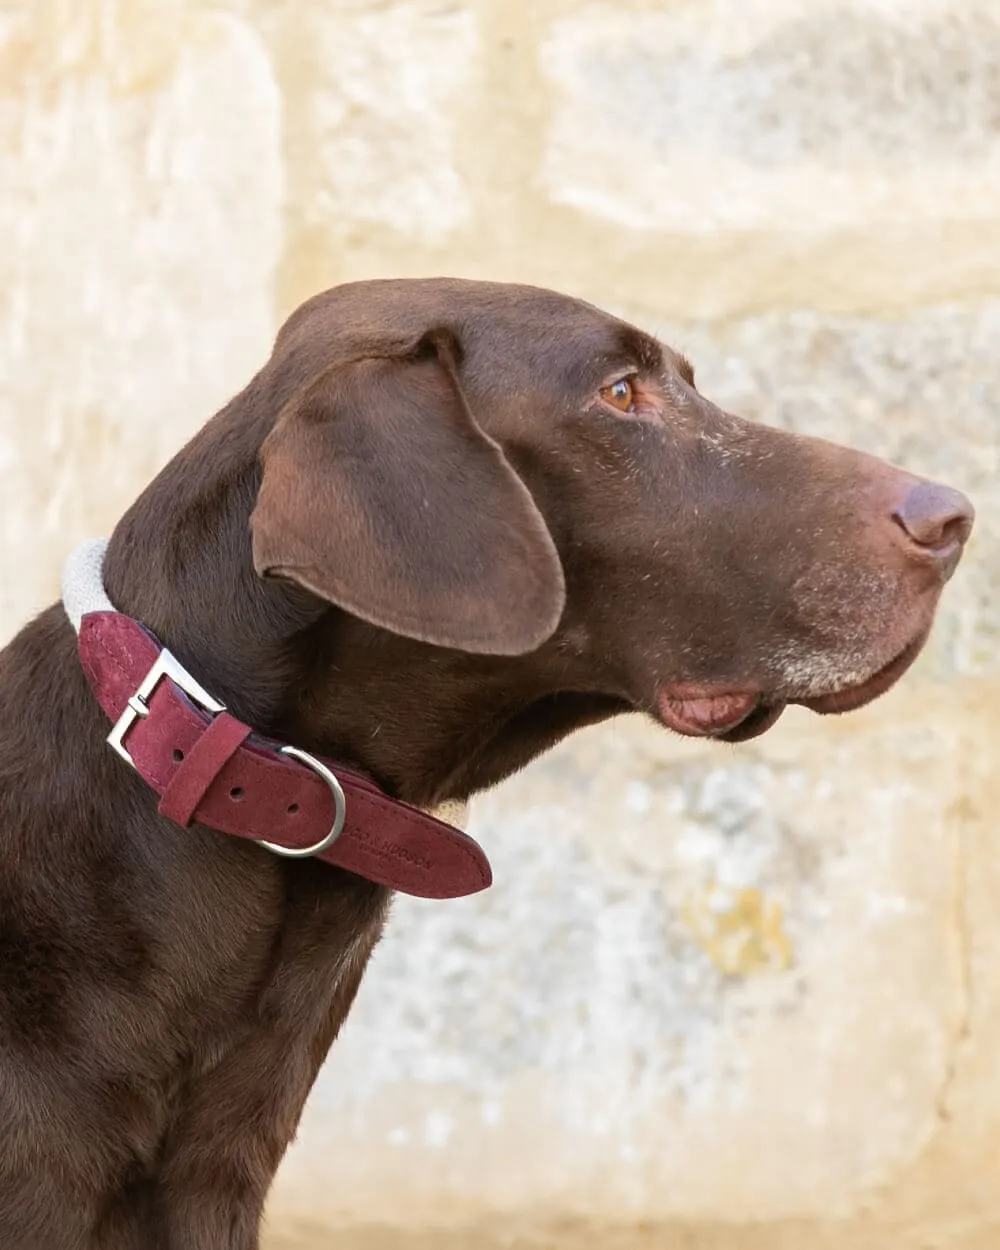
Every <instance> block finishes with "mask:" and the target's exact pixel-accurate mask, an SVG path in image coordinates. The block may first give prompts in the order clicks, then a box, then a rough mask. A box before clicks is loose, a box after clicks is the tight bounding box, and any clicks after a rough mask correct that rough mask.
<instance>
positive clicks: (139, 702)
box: [107, 649, 226, 768]
mask: <svg viewBox="0 0 1000 1250" xmlns="http://www.w3.org/2000/svg"><path fill="white" fill-rule="evenodd" d="M164 677H169V678H170V680H171V681H172V682H173V683H174V685H175V686H178V687H179V688H180V689H181V690H183V691H184V693H185V694H186V695H187V697H188V698H189V699H190V700H191V701H192V702H193V703H197V705H198V706H199V707H200V708H202V709H203V710H204V711H206V712H211V713H212V715H213V716H216V715H218V713H219V712H224V711H225V710H226V705H225V704H224V703H220V702H219V700H218V699H213V698H212V696H211V695H210V694H209V693H208V691H207V690H206V689H205V688H204V687H203V686H201V685H199V684H198V682H197V681H195V679H194V678H193V677H192V676H191V674H190V673H189V672H188V671H187V669H186V668H185V667H184V666H183V664H181V662H180V661H179V660H177V659H175V657H174V656H172V655H171V654H170V652H169V651H167V650H166V649H164V650H163V651H161V652H160V654H159V657H158V658H157V660H156V663H155V664H154V665H153V667H152V668H151V669H150V670H149V672H148V673H147V674H146V676H145V677H144V678H143V679H142V684H141V685H140V686H139V689H138V690H137V691H136V692H135V694H134V695H132V696H131V697H130V698H129V701H128V703H127V704H126V705H125V711H124V712H122V714H121V716H119V717H118V720H117V721H116V722H115V727H114V729H112V731H111V732H110V733H109V734H108V737H107V741H108V744H109V745H110V746H111V747H113V749H114V750H115V751H117V752H118V754H119V755H120V756H121V757H122V759H123V760H124V761H125V763H126V764H130V765H131V766H132V768H135V760H133V758H132V756H131V755H129V753H128V751H127V750H126V749H125V735H126V734H127V733H128V731H129V730H130V729H131V728H132V726H133V725H134V724H135V722H136V721H137V720H139V719H141V718H143V717H146V716H148V715H149V699H150V698H151V696H152V694H153V691H154V690H155V689H156V687H157V686H158V685H159V683H160V681H161V680H162V679H163V678H164Z"/></svg>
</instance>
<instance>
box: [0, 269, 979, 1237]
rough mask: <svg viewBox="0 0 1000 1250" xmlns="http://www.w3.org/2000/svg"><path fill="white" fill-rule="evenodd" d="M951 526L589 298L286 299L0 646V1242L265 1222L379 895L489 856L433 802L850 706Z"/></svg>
mask: <svg viewBox="0 0 1000 1250" xmlns="http://www.w3.org/2000/svg"><path fill="white" fill-rule="evenodd" d="M972 523H973V509H972V507H971V505H970V504H969V502H968V501H967V500H966V499H965V497H964V496H962V495H961V494H960V493H959V492H957V491H955V490H953V489H950V488H948V487H945V486H941V485H936V484H933V483H930V482H927V481H924V480H921V479H918V478H916V477H914V476H911V475H910V474H908V473H906V472H903V471H902V470H901V469H898V468H895V467H892V466H890V465H888V464H886V463H884V462H882V461H879V460H876V459H874V458H871V457H869V456H867V455H864V454H862V453H861V452H859V451H854V450H849V449H847V448H843V447H838V446H834V445H832V444H830V443H826V442H822V441H820V440H817V439H813V438H807V437H802V436H799V435H794V434H790V433H787V432H784V431H780V430H777V429H773V428H768V427H765V426H762V425H756V424H752V423H749V422H747V421H744V420H741V419H739V418H737V417H735V416H731V415H729V414H728V413H726V412H723V411H721V410H720V409H719V408H718V407H716V406H715V405H713V404H712V403H711V402H710V401H709V400H708V399H706V398H704V397H703V396H702V395H701V393H700V392H699V390H698V389H697V387H696V384H695V379H694V374H693V372H692V368H691V365H690V364H689V363H688V361H687V360H685V359H684V357H683V356H681V355H680V354H678V353H677V352H676V351H673V350H671V348H670V347H668V346H666V345H665V344H663V343H661V342H658V341H657V340H656V339H654V338H652V337H650V336H649V335H647V334H645V333H643V332H641V331H640V330H638V329H637V328H635V327H633V326H631V325H628V324H626V323H625V322H623V321H621V320H619V319H616V318H615V317H612V316H609V315H607V314H606V313H604V312H602V311H600V310H598V309H597V308H595V307H592V306H591V305H589V304H586V303H583V302H581V301H579V300H576V299H571V298H568V297H565V296H563V295H559V294H555V293H553V292H549V291H545V290H540V289H535V288H531V287H525V286H513V285H502V284H490V283H478V282H468V281H459V280H446V279H440V280H419V281H418V280H412V281H388V280H387V281H377V282H367V283H356V284H350V285H346V286H341V287H338V288H335V289H333V290H331V291H327V292H326V293H324V294H321V295H318V296H316V297H315V298H313V299H311V300H309V301H308V302H307V303H305V304H304V305H302V306H301V307H300V308H299V309H298V310H297V311H295V312H294V313H293V315H292V316H291V317H290V318H289V319H288V320H287V322H286V323H285V324H284V326H283V327H282V328H281V330H280V332H279V334H278V336H277V339H276V342H275V346H274V350H273V354H272V355H271V358H270V359H269V360H268V361H267V363H266V364H264V366H263V368H262V369H261V371H260V372H259V373H258V374H257V375H256V376H255V377H254V378H253V379H252V380H251V381H250V382H249V384H248V385H247V387H246V388H245V389H244V390H243V391H242V392H241V393H240V394H238V395H237V396H236V397H235V398H234V399H233V400H232V401H231V402H230V403H229V404H227V405H226V407H225V408H223V409H222V411H221V412H219V413H218V414H217V415H216V416H215V417H214V418H213V419H212V420H210V421H209V422H208V424H207V425H205V426H204V428H203V429H202V430H201V431H200V432H199V433H198V434H197V435H196V436H195V437H194V438H193V439H192V440H191V441H190V442H189V443H188V444H187V446H185V447H184V448H183V449H182V450H181V451H180V452H179V453H178V455H177V456H176V457H175V458H174V459H173V460H172V461H171V462H170V463H169V464H168V465H167V466H166V468H164V469H163V471H162V472H161V473H160V474H159V475H158V476H157V477H156V478H155V480H154V481H153V482H152V484H151V485H150V486H149V487H148V488H147V489H146V490H145V491H144V493H143V494H142V495H141V496H140V497H139V499H138V500H137V502H136V503H135V504H134V505H133V506H132V507H131V509H130V510H129V511H128V512H127V513H126V515H125V516H124V517H123V518H122V520H121V521H120V523H119V524H118V525H117V526H116V528H115V529H114V532H113V533H112V535H111V536H110V539H109V541H108V542H107V543H98V544H97V545H96V546H95V545H90V546H87V547H85V548H82V549H80V551H78V552H77V553H75V555H74V557H73V559H72V560H71V561H70V562H69V564H68V566H67V575H66V579H65V583H64V585H65V590H64V601H63V602H61V603H58V604H56V605H54V606H52V607H50V608H49V609H48V610H46V611H44V612H42V613H41V615H40V616H38V617H37V619H35V620H34V621H32V622H31V623H30V624H29V625H27V626H26V627H25V628H24V629H23V630H22V631H21V632H20V633H19V634H18V636H17V637H16V638H15V639H14V640H13V641H12V642H11V643H10V645H9V646H7V647H6V649H5V650H4V651H3V652H2V653H0V1125H2V1133H0V1248H2V1250H252V1248H253V1247H256V1246H257V1245H258V1235H259V1234H258V1229H259V1223H260V1217H261V1211H262V1207H263V1204H264V1201H265V1197H266V1194H267V1192H268V1188H269V1185H270V1183H271V1181H272V1178H273V1176H274V1173H275V1171H276V1169H277V1167H278V1164H279V1161H280V1160H281V1158H282V1155H283V1152H284V1151H285V1149H286V1147H287V1146H288V1144H289V1142H290V1141H291V1139H292V1137H293V1136H294V1133H295V1129H296V1125H297V1122H298V1119H299V1116H300V1113H301V1110H302V1106H303V1103H304V1101H305V1099H306V1097H307V1095H308V1093H309V1089H310V1087H311V1085H312V1083H313V1080H314V1078H315V1076H316V1074H317V1071H318V1069H319V1067H320V1065H321V1063H322V1062H323V1059H324V1057H325V1056H326V1054H327V1052H328V1050H329V1048H330V1046H331V1044H332V1043H333V1041H334V1039H335V1038H336V1036H337V1032H338V1029H339V1028H340V1026H341V1024H342V1023H343V1021H344V1019H345V1017H346V1016H347V1014H348V1012H349V1010H350V1008H351V1004H352V1001H353V999H354V996H355V993H356V991H357V989H358V985H359V982H360V980H361V977H362V974H363V972H364V969H365V965H366V962H367V961H368V958H369V955H370V954H371V951H372V948H373V946H374V945H375V943H376V941H377V940H378V937H379V934H380V931H381V929H382V926H383V923H384V921H385V917H386V912H387V907H388V904H389V900H390V898H391V894H392V892H393V891H394V890H404V891H409V892H411V893H414V894H421V895H424V896H426V897H436V898H442V899H445V898H448V897H453V896H456V895H462V894H469V893H473V892H475V891H476V890H479V889H483V888H485V887H486V886H487V885H488V884H489V881H490V870H489V865H488V862H487V861H486V858H485V856H484V855H483V853H482V851H481V850H480V848H479V847H478V846H477V845H476V843H475V842H473V841H472V840H471V839H470V838H468V837H467V836H465V835H464V834H463V833H462V832H461V830H460V829H458V828H456V827H455V824H454V823H452V821H451V820H450V819H441V812H442V805H443V804H448V803H452V804H454V803H461V802H463V801H465V800H467V799H468V797H469V796H470V795H472V794H474V793H475V792H477V791H481V790H483V789H485V788H487V787H490V786H493V785H495V784H496V783H498V782H500V781H502V780H503V779H504V778H505V777H507V776H509V775H510V774H511V773H513V772H515V771H516V770H518V769H520V768H521V767H522V766H524V765H526V764H527V763H528V762H529V761H530V760H532V759H534V758H535V757H536V756H538V755H539V754H540V753H541V752H543V751H545V750H546V749H547V748H549V747H551V746H552V745H553V744H555V743H556V742H558V741H559V740H560V739H562V738H563V737H564V736H565V735H567V734H569V733H570V732H572V731H573V730H574V729H577V728H579V727H581V726H584V725H590V724H594V723H595V722H598V721H602V720H605V719H607V718H609V717H612V716H616V715H618V714H620V713H625V712H640V713H643V714H645V715H647V716H651V717H652V718H654V719H655V720H656V721H658V722H660V723H661V724H662V725H664V726H665V727H666V728H668V729H670V730H673V731H675V732H677V733H680V734H686V735H694V736H703V737H710V738H714V739H718V740H719V741H722V742H729V743H735V742H741V741H745V740H747V739H750V738H752V737H754V736H755V735H758V734H761V733H763V732H764V731H765V730H767V729H768V728H770V727H771V726H772V725H773V724H774V723H775V721H776V720H777V719H778V717H779V716H780V715H781V713H782V710H783V709H784V708H785V707H786V706H787V705H788V704H800V705H803V706H805V707H807V708H811V709H812V710H813V711H815V712H818V713H821V714H827V713H839V712H847V711H849V710H851V709H853V708H857V707H860V706H862V705H863V704H865V703H867V702H869V701H870V700H872V699H874V698H875V697H877V696H879V695H881V694H882V693H884V692H885V691H887V690H888V689H889V688H890V686H892V685H893V683H894V682H895V681H896V680H897V679H898V678H899V677H900V676H901V675H902V674H903V673H904V671H905V670H906V669H907V668H908V667H909V665H910V664H911V663H912V662H913V660H914V659H915V658H916V656H917V654H918V653H919V651H920V649H921V647H922V646H923V644H924V642H925V640H926V638H927V635H928V631H929V630H930V628H931V624H932V620H933V617H934V613H935V608H936V605H937V602H938V599H939V595H940V592H941V589H942V587H943V585H944V584H945V582H946V581H947V580H948V578H949V577H950V575H951V574H952V572H953V571H954V569H955V567H956V565H957V563H958V562H959V559H960V557H961V554H962V549H963V546H964V544H965V542H966V540H967V538H968V536H969V533H970V531H971V528H972ZM435 813H436V814H435ZM442 905H446V904H442ZM483 993H489V987H488V986H484V987H483Z"/></svg>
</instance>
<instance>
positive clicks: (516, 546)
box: [251, 331, 565, 655]
mask: <svg viewBox="0 0 1000 1250" xmlns="http://www.w3.org/2000/svg"><path fill="white" fill-rule="evenodd" d="M457 351H458V348H457V346H456V345H455V344H454V342H453V340H451V339H450V337H449V335H448V334H447V332H445V331H436V332H431V333H429V334H426V335H424V336H423V338H421V340H420V341H419V342H418V343H417V345H416V346H415V348H414V349H413V350H411V351H409V352H406V353H401V354H397V355H385V356H375V355H372V356H367V357H364V358H362V359H354V360H350V361H347V362H345V363H343V364H338V365H335V366H333V367H332V368H330V369H328V370H327V371H326V372H324V373H323V374H321V375H320V376H319V377H318V378H317V379H316V380H315V381H313V382H312V383H310V384H309V385H308V386H307V387H306V388H305V389H304V390H303V391H302V392H300V393H299V394H298V395H297V396H296V397H295V398H294V399H293V400H292V401H291V403H289V404H288V405H287V407H286V408H285V409H284V410H283V411H282V412H281V414H280V415H279V418H278V421H277V424H276V425H275V427H274V429H273V430H272V431H271V433H270V434H269V435H268V437H267V439H266V440H265V441H264V445H263V447H262V449H261V462H262V464H263V470H264V471H263V479H262V482H261V486H260V491H259V493H258V496H257V506H256V508H255V510H254V513H253V516H252V518H251V526H252V530H253V558H254V566H255V568H256V570H257V572H258V573H259V574H261V575H262V576H267V575H272V576H280V577H287V578H291V579H292V580H293V581H296V582H298V583H299V584H300V585H302V586H305V587H307V588H308V589H309V590H311V591H312V592H313V593H314V594H317V595H319V596H321V597H322V598H324V599H328V600H329V601H330V602H331V603H335V604H337V605H338V606H339V607H341V608H344V609H345V610H346V611H348V612H351V613H353V614H354V615H355V616H359V617H361V618H362V619H363V620H366V621H369V622H371V624H373V625H379V626H381V627H382V628H384V629H389V630H392V631H393V632H394V633H397V634H405V635H407V636H408V637H410V638H419V639H422V640H423V641H424V642H430V643H434V644H436V645H437V646H442V647H454V648H457V649H459V650H462V651H470V652H481V653H484V654H492V655H520V654H523V653H525V652H528V651H532V650H534V649H535V648H536V647H538V646H539V645H540V644H541V643H542V642H544V641H545V639H546V638H548V637H549V635H550V634H551V633H552V632H553V630H554V629H555V628H556V625H557V624H558V622H559V618H560V616H561V615H562V609H563V605H564V602H565V584H564V579H563V571H562V565H561V563H560V560H559V555H558V553H557V551H556V548H555V544H554V543H553V541H552V537H551V535H550V534H549V531H548V528H547V527H546V524H545V521H544V520H543V519H542V515H541V513H540V512H539V511H538V508H537V507H536V506H535V503H534V500H533V499H532V497H531V495H530V494H529V493H528V490H527V488H526V487H525V485H524V483H523V482H522V481H521V479H520V478H519V477H518V476H517V474H516V473H515V472H514V470H513V469H512V468H511V466H510V464H509V463H508V462H507V460H506V458H505V457H504V454H503V452H502V451H501V450H500V447H499V446H498V445H497V444H496V443H495V442H494V441H493V440H492V439H490V438H488V437H487V436H486V434H485V433H484V432H483V431H482V430H481V429H480V428H479V426H478V425H477V423H476V421H475V418H474V417H473V415H472V413H471V412H470V411H469V409H468V406H467V404H466V401H465V397H464V395H463V394H462V390H461V386H460V384H459V381H458V377H457V372H456V367H455V363H454V361H455V359H456V358H457Z"/></svg>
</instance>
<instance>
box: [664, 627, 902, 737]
mask: <svg viewBox="0 0 1000 1250" xmlns="http://www.w3.org/2000/svg"><path fill="white" fill-rule="evenodd" d="M926 641H927V631H925V632H922V633H921V634H919V635H918V636H917V637H916V638H914V639H913V640H912V641H911V642H909V643H907V645H906V646H905V647H904V648H903V649H902V650H901V651H899V652H897V654H896V655H895V656H894V657H893V659H891V660H890V661H889V662H888V663H887V664H884V665H883V666H882V667H881V668H880V669H878V670H876V672H874V673H873V674H871V676H869V677H866V678H865V679H864V680H863V681H861V682H856V683H855V684H853V685H848V686H844V687H843V688H841V689H837V690H831V691H828V692H827V693H821V694H817V695H809V696H801V697H800V696H797V695H787V696H785V697H779V696H777V695H769V694H767V693H766V692H764V691H762V690H760V689H759V688H758V689H754V688H749V687H742V688H728V689H723V688H720V687H718V686H712V685H708V684H703V683H675V684H672V685H664V686H661V687H660V688H659V689H658V691H657V694H656V713H657V716H658V719H659V720H660V721H661V722H662V723H663V724H664V725H665V726H666V727H667V728H668V729H672V730H673V731H674V732H675V733H679V734H683V735H684V736H685V737H688V738H714V739H716V740H717V741H719V742H747V741H749V740H750V739H751V738H758V737H760V735H761V734H763V733H766V732H767V731H768V730H769V729H770V728H771V727H772V726H773V725H774V724H776V723H777V721H778V719H779V717H780V716H781V714H782V712H783V711H784V710H785V708H786V707H787V706H788V705H789V704H790V703H794V704H798V705H799V706H800V707H805V708H808V709H809V710H810V711H811V712H817V713H818V714H819V715H821V716H835V715H840V714H841V713H843V712H853V711H856V710H857V709H858V708H861V707H864V706H865V704H867V703H871V702H872V701H873V700H874V699H877V698H879V697H880V696H881V695H883V694H885V693H886V692H887V691H888V690H890V689H891V688H892V687H893V686H894V685H895V684H896V682H897V681H898V680H899V679H900V677H902V676H903V674H904V673H905V672H906V670H907V669H908V668H909V667H910V665H911V664H912V663H913V661H914V660H915V659H916V658H917V656H918V655H919V654H920V652H921V650H922V649H923V646H924V643H925V642H926Z"/></svg>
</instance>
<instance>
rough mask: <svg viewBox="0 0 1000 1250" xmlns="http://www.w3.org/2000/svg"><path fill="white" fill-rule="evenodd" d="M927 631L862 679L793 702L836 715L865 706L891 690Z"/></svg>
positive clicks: (917, 651) (918, 651) (923, 640)
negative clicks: (842, 687) (840, 688)
mask: <svg viewBox="0 0 1000 1250" xmlns="http://www.w3.org/2000/svg"><path fill="white" fill-rule="evenodd" d="M929 632H930V630H929V629H926V630H923V631H921V633H919V634H918V635H917V636H916V637H915V638H913V639H911V640H910V641H909V642H908V643H907V644H906V646H905V647H904V648H903V649H902V651H899V652H897V654H896V655H895V656H894V658H893V659H891V660H890V661H889V662H888V664H884V665H883V666H882V667H881V668H880V669H877V670H876V671H875V672H874V673H873V674H872V675H871V676H870V677H866V678H865V680H864V681H862V682H858V683H857V684H856V685H853V686H847V687H845V688H844V689H843V690H834V691H831V692H830V693H829V694H821V695H814V696H813V697H811V698H808V699H793V700H792V702H794V703H798V704H800V705H801V706H802V707H805V708H808V709H809V710H810V711H811V712H818V713H819V714H820V715H821V716H836V715H839V714H840V713H841V712H853V711H855V710H856V709H858V708H861V707H864V706H865V704H867V703H871V702H872V701H873V700H874V699H877V698H879V697H880V696H881V695H883V694H885V693H886V692H887V691H888V690H891V689H892V687H893V686H894V685H895V684H896V682H897V681H899V679H900V677H902V676H903V674H904V673H905V672H906V670H907V669H908V668H909V667H910V665H911V664H912V663H913V661H914V660H915V659H916V658H917V656H918V655H919V654H920V652H921V651H922V650H923V647H924V643H925V642H926V641H927V636H928V634H929Z"/></svg>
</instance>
